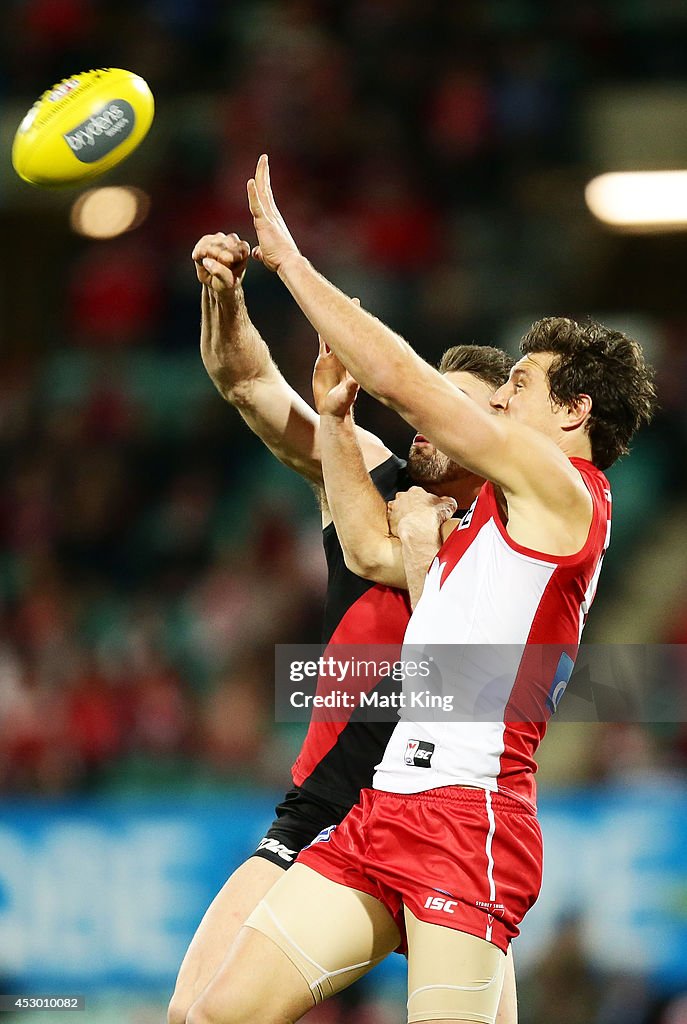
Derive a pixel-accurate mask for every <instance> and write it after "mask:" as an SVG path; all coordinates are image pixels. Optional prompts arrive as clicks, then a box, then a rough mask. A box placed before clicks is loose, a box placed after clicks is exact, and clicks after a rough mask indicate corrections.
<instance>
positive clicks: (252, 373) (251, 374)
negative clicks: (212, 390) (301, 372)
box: [200, 284, 274, 401]
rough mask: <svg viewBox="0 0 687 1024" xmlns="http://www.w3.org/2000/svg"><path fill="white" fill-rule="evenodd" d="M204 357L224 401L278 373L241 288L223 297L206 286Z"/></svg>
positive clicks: (203, 301)
mask: <svg viewBox="0 0 687 1024" xmlns="http://www.w3.org/2000/svg"><path fill="white" fill-rule="evenodd" d="M200 343H201V354H202V356H203V362H204V364H205V368H206V370H207V372H208V374H209V376H210V378H211V380H212V382H213V384H214V385H215V387H216V388H217V390H218V391H219V392H220V394H221V395H222V397H223V398H226V399H227V401H232V398H233V395H234V392H235V391H236V390H237V389H239V388H241V387H245V386H246V385H248V384H250V382H251V381H253V380H255V379H256V378H260V377H268V376H269V375H270V374H271V373H272V370H273V369H274V364H273V363H272V357H271V356H270V351H269V349H268V347H267V345H266V344H265V342H264V341H263V339H262V337H261V336H260V333H259V331H258V329H257V328H256V327H255V325H254V324H253V322H252V320H251V318H250V316H249V314H248V310H247V308H246V302H245V298H244V294H243V288H242V287H241V285H240V284H239V285H237V286H236V288H235V289H234V290H233V291H225V292H223V293H222V294H221V295H220V294H218V293H217V292H216V291H214V290H213V289H212V288H211V287H210V286H209V285H203V286H202V295H201V327H200Z"/></svg>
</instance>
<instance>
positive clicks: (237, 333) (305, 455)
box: [201, 285, 322, 485]
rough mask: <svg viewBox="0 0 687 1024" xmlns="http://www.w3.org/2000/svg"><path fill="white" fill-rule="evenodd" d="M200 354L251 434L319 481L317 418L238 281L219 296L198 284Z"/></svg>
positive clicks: (294, 466) (300, 470) (225, 397)
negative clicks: (279, 362)
mask: <svg viewBox="0 0 687 1024" xmlns="http://www.w3.org/2000/svg"><path fill="white" fill-rule="evenodd" d="M201 353H202V357H203V363H204V365H205V368H206V370H207V372H208V375H209V376H210V378H211V380H212V381H213V383H214V385H215V387H216V388H217V390H218V391H219V393H220V394H221V395H222V397H223V398H224V399H225V400H226V401H227V402H229V403H230V404H231V405H233V406H234V407H235V408H236V409H237V410H238V412H239V413H240V414H241V416H242V418H243V419H244V421H245V422H246V423H247V425H248V426H249V427H250V429H251V430H252V431H253V433H255V434H256V435H257V436H258V437H259V438H260V440H261V441H262V442H263V443H264V444H265V445H266V446H267V447H268V448H269V449H270V451H272V452H273V453H274V454H275V455H276V456H277V458H278V459H280V460H281V461H282V462H283V463H284V464H285V465H287V466H289V467H290V468H291V469H294V470H295V471H296V472H298V473H300V474H301V475H302V476H305V477H307V478H308V479H309V480H312V481H313V482H314V483H315V484H318V485H321V484H322V469H321V465H320V457H319V442H318V436H317V435H318V428H319V418H318V416H317V415H316V413H315V412H314V411H313V409H311V408H310V406H309V405H308V403H307V402H306V401H304V399H302V398H301V396H300V395H299V394H298V393H297V392H296V391H294V389H293V388H292V387H291V386H290V385H289V384H288V382H287V381H286V380H285V379H284V377H283V376H282V374H281V373H280V372H279V370H278V368H277V366H276V365H275V363H274V361H273V359H272V357H271V355H270V351H269V348H268V347H267V345H266V344H265V342H264V340H263V339H262V337H261V336H260V333H259V331H258V330H257V328H256V327H255V325H254V324H253V322H252V321H251V319H250V316H249V314H248V310H247V308H246V304H245V300H244V296H243V290H242V288H241V286H240V285H239V286H237V287H236V288H235V289H234V290H233V291H231V292H224V293H223V294H222V295H221V296H218V295H217V293H216V292H214V291H213V289H212V288H210V287H208V286H203V294H202V322H201Z"/></svg>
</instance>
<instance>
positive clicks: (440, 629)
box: [188, 157, 655, 1024]
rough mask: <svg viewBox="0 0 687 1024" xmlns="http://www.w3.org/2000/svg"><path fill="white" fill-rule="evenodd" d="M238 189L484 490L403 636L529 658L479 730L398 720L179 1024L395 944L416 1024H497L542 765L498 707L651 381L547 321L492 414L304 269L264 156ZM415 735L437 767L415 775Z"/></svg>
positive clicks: (582, 580)
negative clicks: (343, 803) (343, 805)
mask: <svg viewBox="0 0 687 1024" xmlns="http://www.w3.org/2000/svg"><path fill="white" fill-rule="evenodd" d="M248 196H249V202H250V208H251V212H252V214H253V219H254V224H255V229H256V232H257V236H258V246H257V248H256V249H255V250H254V255H255V256H256V257H257V258H258V259H260V260H261V261H262V262H263V264H264V265H265V266H266V267H267V268H268V269H270V270H273V271H276V272H278V274H279V276H280V278H281V280H282V281H283V282H284V284H285V285H286V286H287V287H288V289H289V291H290V292H291V294H292V295H293V297H294V298H295V300H296V301H297V303H298V304H299V306H300V307H301V309H302V310H303V312H304V313H305V314H306V316H307V317H308V319H309V320H310V322H311V323H312V325H313V327H314V328H315V329H316V330H317V331H318V332H319V333H320V334H321V335H322V336H323V337H326V339H327V342H328V344H329V345H330V346H331V348H332V349H333V351H334V352H335V353H336V354H337V356H338V357H339V358H340V359H341V361H342V363H343V364H344V365H345V366H346V367H347V368H348V370H349V371H350V373H351V374H352V376H353V377H354V378H355V380H357V381H359V382H360V385H361V386H362V387H364V388H365V389H366V390H367V391H369V392H370V393H371V394H372V395H374V397H376V398H378V399H380V400H381V401H383V402H385V403H386V404H388V405H390V406H391V407H392V408H394V409H395V410H396V411H397V412H399V413H400V414H401V415H402V416H403V417H404V418H405V419H407V420H408V422H410V423H413V424H414V425H415V426H416V428H419V429H420V430H421V431H422V434H423V435H424V436H426V437H427V438H429V440H430V441H431V442H432V443H433V444H434V445H435V446H436V447H437V448H438V449H439V450H441V451H442V452H444V453H445V454H446V455H447V456H449V457H450V458H452V459H454V460H455V461H456V462H458V463H459V464H461V465H465V466H466V467H468V468H470V469H472V470H473V472H475V473H477V474H479V475H482V476H484V477H485V478H486V480H487V482H486V483H485V484H484V486H483V487H482V488H481V489H480V492H479V494H478V496H477V498H476V500H475V502H474V503H473V505H472V506H471V508H470V510H469V512H468V514H466V516H465V517H464V518H463V520H462V521H461V524H460V527H459V528H458V529H456V530H454V531H453V532H452V533H451V535H450V536H449V537H448V539H447V540H446V541H445V543H444V544H443V545H442V547H441V549H440V550H439V552H438V555H437V557H436V558H435V559H434V561H433V563H432V565H431V567H430V570H429V572H428V575H427V579H426V582H425V586H424V589H423V592H422V596H421V598H420V600H419V602H418V604H417V607H416V608H415V610H414V612H413V615H412V617H411V619H410V622H409V625H408V629H407V631H406V637H405V643H409V644H414V645H421V646H426V645H428V644H432V645H450V644H453V645H459V646H458V647H454V651H455V652H456V656H457V657H458V658H459V659H460V657H462V658H463V660H462V661H459V668H458V672H459V676H468V675H469V672H470V670H471V668H472V664H473V663H472V661H471V650H472V645H476V644H477V645H481V646H482V647H483V648H486V649H487V650H488V652H489V653H490V655H493V656H494V657H498V656H499V652H500V651H501V650H502V649H503V648H504V647H512V646H514V645H515V646H518V647H520V648H521V649H522V657H521V659H520V661H519V663H517V664H515V666H514V667H513V666H510V667H509V669H508V671H509V673H510V674H509V675H507V676H506V677H505V678H504V679H501V678H499V683H500V684H505V685H501V686H500V689H499V700H500V701H501V704H500V710H499V712H498V714H493V715H492V716H491V717H490V720H489V721H481V720H480V721H469V720H465V721H458V722H448V721H441V720H438V721H433V722H430V723H427V722H421V721H417V720H412V719H411V718H404V719H402V720H400V721H399V723H398V724H397V725H396V727H395V728H394V732H393V734H392V737H391V740H390V741H389V744H388V745H387V748H386V750H385V753H384V757H383V759H382V761H381V763H380V764H379V765H378V767H377V769H376V771H375V775H374V778H373V786H372V788H371V789H367V790H364V791H363V793H362V794H361V800H360V802H359V803H358V804H357V805H356V806H355V807H354V808H353V809H352V811H351V812H350V813H349V814H348V815H347V816H346V818H345V819H344V821H343V822H342V824H341V825H340V826H338V827H337V828H336V829H334V830H333V831H332V832H331V833H329V834H328V835H327V837H326V840H325V841H323V842H319V843H315V844H313V845H311V846H310V847H309V848H308V849H307V850H305V851H304V852H303V853H302V854H301V855H300V857H299V859H298V862H297V863H296V864H295V865H294V867H293V869H292V870H291V871H289V872H288V873H286V874H285V875H284V876H283V877H282V878H281V879H280V880H279V881H278V882H277V883H276V885H275V886H274V887H273V888H272V889H271V890H270V891H269V893H268V895H267V896H266V897H265V898H264V899H263V900H262V902H261V903H260V905H259V906H258V907H257V908H256V911H254V912H253V914H252V915H251V916H250V917H249V919H248V921H247V922H246V927H244V928H243V929H242V930H241V932H240V934H239V936H238V937H237V939H236V941H235V942H234V945H233V947H232V951H231V954H230V956H229V957H228V958H227V960H226V961H225V963H224V964H223V965H222V968H221V970H220V971H219V972H218V973H217V975H216V976H215V978H214V979H213V982H212V983H211V984H210V985H209V986H208V987H207V989H206V990H205V992H204V993H203V995H202V996H201V997H200V999H199V1000H198V1001H197V1002H196V1004H194V1006H193V1007H192V1008H191V1011H190V1013H189V1016H188V1021H189V1024H252V1022H256V1024H257V1022H258V1021H260V1022H261V1024H282V1022H284V1021H287V1020H288V1021H295V1020H297V1019H299V1018H300V1017H301V1016H303V1014H304V1013H306V1012H307V1011H308V1010H309V1009H311V1008H312V1006H313V1005H315V1004H316V1003H318V1002H319V1001H320V1000H322V999H324V998H327V997H328V996H329V995H331V994H333V993H335V992H337V991H340V990H341V989H342V988H344V987H345V986H346V985H348V984H350V982H351V981H353V980H355V978H356V977H359V976H360V975H361V974H362V973H363V972H364V971H365V970H367V969H369V967H370V966H372V965H373V964H375V963H377V962H379V960H380V959H382V958H383V957H384V956H385V955H387V954H388V953H389V952H391V951H392V950H394V949H396V948H397V947H398V946H399V945H401V944H404V943H407V948H408V978H409V981H408V988H409V998H408V1020H409V1022H410V1024H419V1022H421V1021H434V1022H438V1021H466V1022H481V1024H493V1022H494V1020H495V1017H496V1012H497V1007H498V1002H499V998H500V994H501V989H502V985H503V977H504V968H505V962H506V953H507V950H508V948H509V945H510V941H511V940H512V938H513V937H514V936H515V935H517V933H518V925H519V923H520V921H521V920H522V918H523V917H524V915H525V913H526V912H527V910H528V908H529V907H530V906H531V905H532V904H533V903H534V901H535V900H536V897H537V895H538V890H539V885H540V880H541V853H542V851H541V833H540V830H539V826H538V823H537V820H536V807H535V787H534V769H535V767H536V766H535V762H534V757H533V755H534V753H535V751H536V748H537V745H538V743H539V741H540V739H541V737H542V735H543V733H544V730H545V719H544V717H543V709H542V717H537V716H534V717H527V718H525V719H523V718H519V717H517V716H516V717H515V718H513V717H512V716H510V715H509V714H508V711H509V708H510V707H511V706H512V705H511V702H512V701H515V703H516V704H517V702H518V701H519V698H520V696H521V692H522V690H523V687H524V692H525V693H527V692H528V687H529V684H530V681H531V674H530V669H531V662H530V651H531V650H532V648H531V646H530V645H534V644H536V645H542V646H543V653H542V658H543V660H544V661H545V660H546V658H547V657H548V653H547V652H549V651H551V650H552V649H555V648H556V647H559V648H560V646H563V647H564V648H569V649H570V650H572V652H573V653H574V652H575V651H576V649H577V644H578V643H579V639H580V636H581V633H582V628H583V626H584V622H585V618H586V614H587V612H588V609H589V606H590V605H591V602H592V600H593V598H594V594H595V591H596V584H597V581H598V576H599V571H600V568H601V562H602V559H603V555H604V552H605V550H606V547H607V544H608V539H609V532H610V491H609V487H608V482H607V480H606V478H605V477H604V475H603V473H602V469H604V468H606V467H607V466H609V465H611V464H612V463H613V462H614V461H615V459H616V458H617V457H618V456H619V455H621V454H622V453H623V452H625V451H627V446H628V443H629V441H630V438H631V437H632V434H633V433H634V431H635V430H636V429H638V428H639V426H640V425H641V424H642V423H644V422H647V421H648V420H649V419H650V417H651V414H652V409H653V404H654V398H655V394H654V389H653V385H652V380H651V372H650V370H649V369H648V368H647V366H646V364H645V362H644V358H643V356H642V353H641V349H640V347H639V346H638V344H637V343H636V342H635V341H633V340H632V339H630V338H628V337H627V336H626V335H624V334H622V333H621V332H618V331H611V330H608V329H607V328H604V327H602V326H601V325H600V324H596V323H594V322H590V323H588V324H584V325H580V324H577V323H575V322H574V321H572V320H568V319H565V318H560V317H551V318H548V319H546V320H541V321H539V322H538V323H536V324H535V325H534V326H533V327H532V329H531V330H530V331H529V332H528V333H527V335H525V337H524V339H523V342H522V346H521V350H522V352H523V357H522V359H520V360H519V362H518V363H517V364H516V366H515V367H514V368H513V370H512V371H511V375H510V378H509V380H508V382H507V383H506V384H504V385H503V386H502V387H501V388H499V390H498V391H497V392H496V394H495V395H494V397H493V399H492V403H491V404H492V409H493V411H494V412H495V413H496V415H489V414H487V413H486V412H485V411H484V410H482V409H480V407H479V406H478V405H477V404H476V403H474V402H471V401H470V400H469V399H467V398H466V396H464V395H462V394H461V393H460V391H459V390H457V389H456V388H454V387H451V385H450V384H449V383H448V382H447V381H446V380H445V378H444V377H442V376H441V375H440V374H438V373H437V371H436V370H434V369H433V368H432V367H430V366H429V365H428V364H427V363H425V362H424V361H423V360H422V359H420V357H419V356H417V355H416V353H415V352H413V350H412V349H411V348H410V346H409V345H408V344H407V343H406V342H405V341H404V340H403V339H402V338H400V337H399V336H398V335H396V334H394V333H393V332H392V331H390V330H389V329H388V328H387V327H385V326H384V325H383V324H381V323H380V322H379V321H378V320H376V319H375V318H374V317H372V316H370V315H369V314H367V313H365V312H364V311H363V310H361V309H359V308H357V307H356V306H355V305H354V304H353V303H352V302H351V300H350V299H348V298H347V297H346V296H345V295H343V294H342V293H341V292H340V291H338V290H337V289H336V288H335V287H334V286H333V285H331V284H330V283H329V282H328V281H327V280H326V279H325V278H323V277H322V276H321V275H319V274H318V273H317V272H316V271H315V270H314V268H313V267H312V266H311V265H310V264H309V263H308V262H307V260H306V259H305V258H304V257H303V256H302V255H301V253H300V252H299V250H298V248H297V247H296V245H295V243H294V241H293V239H292V237H291V235H290V233H289V231H288V228H287V227H286V224H285V223H284V220H283V218H282V216H281V214H280V213H279V210H278V208H277V206H276V204H275V202H274V198H273V196H272V191H271V187H270V181H269V171H268V166H267V159H266V157H261V159H260V161H259V163H258V168H257V171H256V177H255V179H254V180H253V179H251V181H250V182H249V183H248ZM205 266H206V269H208V271H210V272H212V271H213V270H215V269H216V265H215V263H214V261H213V260H211V259H210V260H207V261H206V263H205ZM477 667H478V668H479V667H480V666H479V665H478V666H477ZM544 667H546V666H544ZM551 668H552V671H551V675H550V677H549V678H550V680H551V685H552V688H553V685H554V683H555V676H554V670H555V669H556V664H553V665H552V666H551ZM511 669H512V671H511ZM547 676H548V673H547ZM492 678H493V677H492ZM418 742H422V743H423V752H424V751H425V750H426V751H428V752H429V753H430V755H431V757H430V759H429V760H427V759H425V760H424V761H423V762H422V763H419V762H417V761H416V760H415V759H414V758H413V756H412V750H413V749H414V748H415V747H417V744H418ZM409 751H410V752H411V754H410V755H409Z"/></svg>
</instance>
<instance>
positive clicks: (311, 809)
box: [253, 786, 350, 869]
mask: <svg viewBox="0 0 687 1024" xmlns="http://www.w3.org/2000/svg"><path fill="white" fill-rule="evenodd" d="M349 810H350V807H343V806H341V805H340V804H335V803H327V801H325V800H322V799H321V798H320V797H315V796H312V795H311V794H310V793H306V792H305V791H304V790H302V789H300V788H299V787H298V786H295V787H294V788H293V789H290V790H289V792H288V793H287V794H286V796H285V797H284V799H283V800H282V802H281V803H280V804H279V805H278V806H277V807H276V808H275V814H276V815H277V816H276V818H275V819H274V821H273V822H272V824H271V825H270V827H269V828H268V830H267V832H266V833H265V835H264V837H263V838H262V839H261V840H260V842H259V843H258V848H257V850H256V851H255V853H254V854H253V856H254V857H262V858H263V860H268V861H270V863H272V864H276V865H277V867H280V868H284V869H286V868H288V867H291V865H292V864H293V862H294V861H295V859H296V857H297V856H298V854H299V853H300V852H301V850H302V849H303V847H304V846H308V844H309V843H311V842H312V841H313V839H314V838H315V836H318V835H319V834H320V832H322V830H323V829H326V828H327V827H328V826H329V825H338V824H339V823H340V822H341V821H343V819H344V818H345V817H346V815H347V814H348V812H349Z"/></svg>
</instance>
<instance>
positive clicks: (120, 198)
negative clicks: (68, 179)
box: [70, 186, 150, 238]
mask: <svg viewBox="0 0 687 1024" xmlns="http://www.w3.org/2000/svg"><path fill="white" fill-rule="evenodd" d="M149 209H150V199H149V197H148V196H147V195H146V193H145V192H143V191H142V190H141V189H140V188H129V187H124V186H108V187H106V188H91V189H88V191H87V192H83V193H82V194H81V195H80V196H79V197H78V199H76V200H75V202H74V205H73V206H72V210H71V215H70V223H71V226H72V229H73V230H74V231H76V233H77V234H79V235H85V236H86V238H116V237H117V235H123V234H124V232H125V231H132V230H133V229H134V228H136V227H138V226H139V224H142V223H143V221H144V220H145V218H146V217H147V215H148V210H149Z"/></svg>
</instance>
